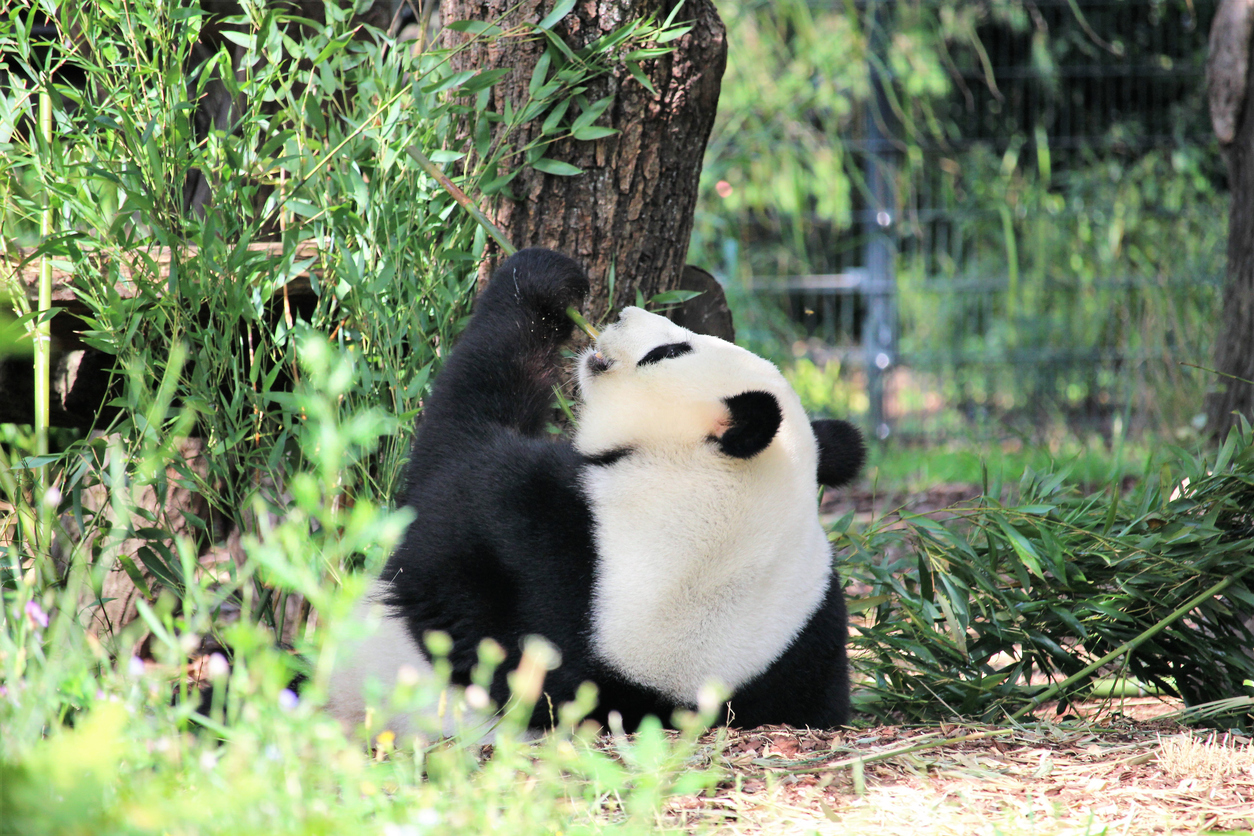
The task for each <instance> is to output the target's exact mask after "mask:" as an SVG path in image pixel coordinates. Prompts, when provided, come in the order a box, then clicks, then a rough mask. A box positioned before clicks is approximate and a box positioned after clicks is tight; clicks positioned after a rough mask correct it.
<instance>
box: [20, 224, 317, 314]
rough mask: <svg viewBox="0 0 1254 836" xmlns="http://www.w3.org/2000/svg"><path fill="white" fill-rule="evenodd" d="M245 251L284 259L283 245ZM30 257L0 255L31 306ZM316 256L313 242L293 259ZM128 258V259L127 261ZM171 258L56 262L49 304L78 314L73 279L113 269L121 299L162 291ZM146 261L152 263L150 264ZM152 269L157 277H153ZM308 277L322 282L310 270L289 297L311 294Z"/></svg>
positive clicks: (140, 255)
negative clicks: (148, 287)
mask: <svg viewBox="0 0 1254 836" xmlns="http://www.w3.org/2000/svg"><path fill="white" fill-rule="evenodd" d="M248 250H249V251H250V252H257V253H266V254H268V255H270V256H271V257H272V258H273V260H274V261H275V262H277V261H279V260H280V259H281V258H282V257H283V242H281V241H264V242H259V243H255V244H249V245H248ZM197 251H198V248H197V247H192V246H188V247H185V248H182V249H181V250H180V258H179V261H180V262H185V261H188V260H190V259H191V258H194V257H195V256H196V255H197ZM30 253H31V250H22V249H18V250H17V251H16V252H13V251H10V252H9V253H5V254H3V255H0V276H3V277H5V278H9V277H12V278H15V279H16V280H17V283H18V285H19V286H21V287H22V288H23V289H24V290H25V292H26V298H27V299H30V300H31V301H32V302H34V300H36V299H37V298H38V297H39V269H40V259H39V258H33V257H31V255H30ZM319 254H320V251H319V249H318V247H317V246H316V245H315V244H314V243H313V242H312V241H302V242H300V243H299V244H297V245H296V251H295V253H294V255H293V258H294V259H295V260H297V261H303V260H305V259H309V258H313V259H317V258H318V255H319ZM128 255H130V257H129V258H128V257H127V256H128ZM144 255H147V257H148V258H147V259H145V258H144ZM173 257H174V253H173V251H172V250H171V248H170V247H153V248H151V249H148V250H137V251H135V252H134V253H130V254H127V253H117V254H115V255H113V256H112V257H111V258H110V257H106V256H100V255H97V256H91V257H89V258H88V260H87V263H86V264H79V265H67V264H66V262H65V260H64V259H55V260H53V262H52V304H53V306H54V307H59V308H66V309H67V310H70V311H71V312H73V311H80V312H81V308H82V303H81V302H80V301H79V299H78V296H77V294H76V293H75V292H74V279H75V276H76V275H79V274H82V273H84V272H88V271H90V272H93V273H95V274H96V275H100V274H104V273H106V272H109V271H111V270H112V269H113V268H115V267H116V269H117V273H118V275H119V281H118V282H116V283H115V284H114V288H115V289H116V290H117V292H118V295H119V296H121V297H122V298H123V299H130V298H132V297H134V296H135V294H136V286H137V284H138V282H140V281H148V282H151V283H153V284H158V281H159V283H160V286H161V287H164V285H165V277H166V276H167V275H168V274H169V270H170V263H171V262H172V261H173ZM148 259H151V262H149V261H148ZM154 268H155V271H156V275H154ZM311 274H312V275H314V276H317V277H319V278H321V276H322V269H321V268H320V267H317V266H312V267H311V268H310V269H309V271H308V272H307V273H306V274H305V275H304V276H302V277H301V280H298V281H293V282H291V283H289V285H288V292H289V294H290V293H296V294H298V295H303V294H306V293H312V292H313V291H312V287H311V286H310V284H309V276H310V275H311Z"/></svg>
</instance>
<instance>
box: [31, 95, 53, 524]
mask: <svg viewBox="0 0 1254 836" xmlns="http://www.w3.org/2000/svg"><path fill="white" fill-rule="evenodd" d="M39 132H40V134H41V135H42V136H43V140H44V148H45V153H50V152H51V148H52V96H51V95H50V94H49V92H48V90H47V89H46V87H45V89H44V91H43V92H42V93H40V94H39ZM46 170H47V169H46V168H45V172H46ZM52 220H53V218H52V196H51V193H50V190H49V189H48V188H47V185H46V184H45V188H44V194H43V213H42V216H41V217H40V221H39V234H40V236H41V238H42V240H43V241H44V242H45V243H46V242H47V241H48V239H49V238H51V237H52V226H53V224H52ZM51 307H52V259H51V258H50V257H49V256H48V255H47V254H46V253H45V254H44V255H43V257H42V258H41V260H40V267H39V299H38V301H37V302H36V319H35V326H34V327H35V332H34V334H33V335H32V336H33V341H32V342H33V343H34V360H35V454H36V455H39V456H45V455H47V454H48V419H49V409H50V400H49V392H50V391H51V369H52V367H51V358H52V326H51V323H50V322H49V321H48V320H47V318H46V317H45V315H44V312H45V311H47V310H48V309H49V308H51ZM38 473H39V474H40V475H39V477H38V481H39V485H40V487H41V488H44V487H46V485H44V484H43V483H44V474H43V469H42V468H40V469H39V471H38ZM42 496H43V491H42V490H41V491H39V497H37V499H36V501H38V499H40V498H42Z"/></svg>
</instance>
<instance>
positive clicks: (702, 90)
mask: <svg viewBox="0 0 1254 836" xmlns="http://www.w3.org/2000/svg"><path fill="white" fill-rule="evenodd" d="M553 5H554V4H553V3H552V2H547V1H546V0H523V2H522V3H521V4H518V3H516V0H443V2H442V5H441V13H442V15H443V19H444V21H445V22H449V21H455V20H492V21H497V20H498V19H500V18H501V16H502V15H503V14H504V12H505V11H506V10H507V9H509V8H511V7H514V6H517V8H516V9H515V11H513V12H512V13H511V14H509V15H508V16H506V17H505V19H504V21H503V23H502V26H503V28H505V29H506V30H508V29H509V27H510V24H517V23H520V22H523V21H531V22H535V21H539V20H541V19H542V18H543V17H544V15H545V14H547V13H548V11H549V10H550V9H551V8H552V7H553ZM673 5H674V0H584V1H583V2H580V3H578V4H577V5H576V7H575V9H574V11H572V12H571V14H569V15H567V17H566V18H565V20H563V21H562V22H561V23H559V24H558V25H557V27H555V30H554V31H555V32H557V33H558V34H559V35H560V36H561V37H563V38H564V39H565V40H566V42H567V44H569V45H570V46H571V47H572V48H574V49H578V48H580V47H582V46H584V45H585V44H588V43H590V42H591V41H593V40H595V39H596V38H599V37H601V36H602V35H604V34H606V33H608V32H611V31H613V30H614V29H616V28H618V27H619V26H621V25H622V24H624V23H626V22H628V21H630V20H633V19H635V18H638V17H641V16H643V15H646V14H648V13H649V12H656V13H657V14H658V16H659V17H660V18H663V19H664V18H665V16H666V15H667V13H668V12H669V11H670V9H671V8H672V7H673ZM682 20H690V21H692V22H693V24H694V26H693V28H692V30H691V31H690V32H688V33H687V34H686V35H684V36H683V37H682V38H680V39H678V40H676V41H673V42H672V43H671V46H673V47H674V51H673V52H672V53H670V54H668V55H665V56H662V57H660V58H656V59H652V60H647V61H643V62H641V69H642V70H644V72H645V74H646V75H647V76H648V78H649V80H650V81H651V82H652V83H653V86H654V88H655V89H656V90H657V94H656V95H654V94H653V93H650V92H649V91H648V90H647V89H645V87H644V86H643V85H642V84H640V83H639V82H638V81H636V80H635V79H634V78H632V76H631V75H630V74H629V73H628V71H627V70H626V69H625V68H620V69H619V70H618V71H617V72H616V73H614V74H613V75H610V76H604V77H601V78H599V79H597V80H595V81H594V82H592V84H591V86H590V89H589V90H588V91H587V93H586V94H585V95H586V96H587V98H588V100H589V101H596V100H598V99H600V98H602V97H604V96H608V95H613V96H614V103H613V105H611V107H610V108H609V109H608V110H607V111H606V112H605V113H604V114H603V115H602V116H601V118H600V119H598V120H597V124H598V125H604V126H608V127H612V128H616V129H618V131H619V133H617V134H614V135H612V136H609V137H606V138H604V139H598V140H594V141H577V140H574V139H567V140H562V141H560V142H557V143H554V144H553V145H551V146H549V149H548V151H546V153H545V156H546V157H550V158H553V159H557V160H561V161H563V162H568V163H570V164H572V165H575V166H578V167H579V168H581V169H583V173H582V174H580V175H576V176H573V177H560V176H553V175H549V174H544V173H542V172H540V171H536V170H534V169H527V170H525V171H523V172H521V173H520V174H519V175H518V176H517V177H516V178H515V180H514V181H513V183H512V184H511V189H512V191H513V193H514V195H516V196H517V197H518V199H517V200H512V199H509V198H500V199H498V200H496V201H494V203H493V204H491V205H489V206H487V207H485V208H486V209H487V212H488V215H489V216H490V217H493V219H494V220H495V221H496V222H497V224H498V225H500V227H501V228H502V229H503V230H504V231H505V233H506V235H507V236H508V237H509V239H510V241H511V242H513V243H514V244H515V245H516V246H518V247H527V246H545V247H551V248H553V249H556V250H560V251H562V252H565V253H566V254H568V255H570V256H571V257H573V258H575V259H577V260H579V261H580V262H581V263H582V264H583V265H584V267H585V268H587V270H588V274H589V275H590V276H591V278H592V283H593V287H592V293H591V296H590V298H589V300H588V304H587V306H586V307H587V312H588V314H589V316H590V318H591V319H593V321H596V320H598V319H600V318H601V317H603V316H604V315H605V314H606V313H607V312H608V311H609V310H611V309H614V308H620V307H623V306H624V305H629V304H632V303H633V302H634V300H635V298H636V292H637V290H638V291H639V292H640V293H641V294H643V296H644V298H645V299H648V298H649V297H650V296H652V295H653V294H655V293H658V292H661V291H664V290H671V289H674V288H677V287H678V286H679V283H680V280H681V276H682V273H683V268H684V258H685V256H686V255H687V252H688V237H689V235H690V233H691V232H692V222H693V211H694V209H695V207H696V202H697V183H698V180H699V178H700V175H701V162H702V157H703V155H704V153H705V143H706V140H707V139H708V138H709V135H710V129H711V127H712V126H713V124H714V114H715V109H716V107H717V105H718V93H719V85H720V82H721V80H722V76H723V69H724V67H725V65H726V62H727V41H726V32H725V30H724V28H723V23H722V21H721V20H720V19H719V17H718V12H717V11H716V10H715V9H714V6H713V4H712V3H711V2H710V0H688V2H686V3H685V4H684V7H683V8H682V10H681V11H680V13H679V15H678V16H677V21H682ZM466 37H467V36H466V35H463V34H462V33H459V32H454V31H451V30H446V31H445V34H444V38H445V46H449V47H451V46H455V45H456V44H459V43H461V42H462V41H463V40H465V39H466ZM543 52H544V43H543V41H541V40H538V39H537V40H528V39H522V38H501V39H498V40H496V41H495V42H492V43H490V44H488V45H477V46H475V47H472V48H471V49H468V50H466V51H465V52H463V53H461V54H460V55H458V56H457V57H456V58H455V59H454V69H456V70H464V69H493V68H498V67H508V68H512V69H513V72H512V73H510V74H509V75H508V76H506V77H505V78H503V79H502V80H501V81H500V82H498V83H497V85H496V86H495V87H494V89H493V92H492V99H491V101H490V104H489V109H490V110H494V111H497V112H500V111H501V109H502V108H503V107H504V100H505V99H508V100H509V101H510V103H511V105H512V106H513V107H514V108H515V109H517V108H519V107H521V106H522V103H523V102H525V100H526V98H527V86H528V81H529V80H530V78H531V73H532V69H533V68H534V67H535V65H536V62H537V61H538V60H539V58H540V56H541V55H542V54H543ZM538 134H539V126H538V125H536V124H532V125H527V126H524V128H523V129H522V131H521V132H520V135H519V136H517V137H516V138H515V140H514V142H513V146H514V147H521V146H523V145H525V144H526V143H527V142H528V141H530V140H531V139H534V138H535V137H536V136H537V135H538ZM501 173H504V172H503V171H502V172H501ZM497 257H499V253H494V254H493V257H492V258H490V259H489V261H488V263H486V264H485V265H483V270H482V272H481V277H483V278H484V279H486V277H487V276H488V275H490V273H491V270H492V268H493V267H494V266H495V263H494V262H495V261H496V260H497ZM611 266H613V269H614V275H615V284H614V298H613V299H612V300H611V299H610V298H609V287H608V278H609V275H610V269H611Z"/></svg>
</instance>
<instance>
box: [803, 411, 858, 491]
mask: <svg viewBox="0 0 1254 836" xmlns="http://www.w3.org/2000/svg"><path fill="white" fill-rule="evenodd" d="M810 427H811V428H812V429H813V430H814V438H815V440H816V441H818V443H819V472H818V479H819V484H820V485H827V486H828V487H831V488H839V487H840V486H841V485H847V484H848V483H850V482H852V481H853V480H854V479H855V478H857V476H858V474H859V473H861V472H862V465H863V463H864V462H865V461H866V446H865V445H864V444H863V443H862V433H860V432H858V429H857V427H855V426H854V425H853V424H850V423H849V422H848V421H831V420H824V421H811V422H810Z"/></svg>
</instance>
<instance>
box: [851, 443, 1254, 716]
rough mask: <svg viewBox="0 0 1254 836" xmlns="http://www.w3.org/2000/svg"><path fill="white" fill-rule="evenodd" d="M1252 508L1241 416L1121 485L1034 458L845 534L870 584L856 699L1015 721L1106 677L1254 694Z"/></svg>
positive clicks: (891, 708)
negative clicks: (942, 501) (1020, 469)
mask: <svg viewBox="0 0 1254 836" xmlns="http://www.w3.org/2000/svg"><path fill="white" fill-rule="evenodd" d="M1007 496H1010V497H1013V501H1006V500H1005V497H1007ZM1251 508H1254V432H1251V429H1250V427H1249V425H1248V424H1247V425H1244V426H1243V427H1241V428H1239V429H1237V430H1234V431H1233V433H1232V434H1231V435H1230V436H1229V437H1228V439H1227V440H1226V442H1225V443H1224V444H1223V446H1222V447H1221V448H1220V449H1219V450H1218V451H1217V452H1216V453H1214V454H1212V455H1209V456H1205V457H1202V458H1200V459H1199V458H1194V457H1191V456H1189V455H1187V454H1185V453H1183V452H1181V451H1177V454H1176V455H1175V456H1174V457H1173V458H1172V459H1171V460H1170V461H1168V462H1166V463H1164V464H1163V465H1162V467H1161V470H1150V471H1149V472H1147V473H1146V474H1145V477H1144V479H1143V481H1142V483H1141V484H1140V485H1139V486H1138V487H1136V488H1135V489H1132V490H1130V491H1128V492H1127V493H1126V494H1124V493H1122V492H1121V490H1120V488H1119V487H1118V486H1117V485H1116V486H1112V487H1111V488H1109V489H1106V490H1099V491H1097V492H1094V493H1084V492H1081V491H1079V490H1077V489H1076V488H1075V487H1073V486H1072V485H1071V483H1070V481H1069V480H1068V478H1067V473H1066V471H1065V470H1063V471H1061V472H1055V473H1037V472H1033V471H1030V470H1029V471H1028V472H1027V473H1026V474H1025V475H1024V477H1023V479H1022V481H1021V482H1020V483H1019V484H1018V485H1017V486H1009V487H1007V486H1002V485H996V484H992V485H986V486H985V492H984V496H982V497H980V498H979V499H977V500H974V501H973V502H971V503H970V504H968V505H962V506H958V507H957V508H955V509H953V510H952V512H949V513H947V514H945V515H943V516H942V517H941V518H936V515H929V516H908V517H906V518H905V519H904V520H901V521H896V520H893V519H891V518H890V519H888V520H886V521H885V522H882V523H879V524H877V525H876V526H874V527H872V528H871V529H870V530H868V531H865V532H855V531H852V530H851V531H849V532H848V537H849V540H850V542H851V543H852V546H853V550H852V553H851V555H850V556H849V557H848V558H847V562H846V564H845V567H844V572H845V573H846V574H848V575H850V576H851V577H854V578H857V579H859V580H861V581H863V582H865V583H867V584H868V585H869V587H870V590H871V591H870V592H869V594H868V596H867V597H866V598H865V599H863V600H862V601H861V602H860V603H855V609H859V610H860V616H859V618H860V619H862V622H861V623H860V624H859V625H858V627H857V629H856V630H855V638H854V646H855V647H856V648H857V650H858V656H859V659H860V660H861V661H860V665H861V666H862V668H863V670H864V672H865V673H866V675H867V677H868V678H867V680H866V682H865V685H864V689H863V690H862V692H861V695H860V698H861V700H862V701H863V702H862V704H863V706H864V707H865V708H866V709H867V710H868V711H871V712H873V713H874V714H875V715H876V716H881V717H885V716H893V715H897V716H900V715H904V716H906V717H910V718H913V719H924V718H941V717H946V716H968V717H970V716H977V717H984V718H988V719H994V720H996V719H1000V718H1004V717H1007V716H1010V717H1015V718H1018V717H1023V716H1025V715H1026V714H1027V713H1028V712H1030V711H1031V710H1033V709H1034V708H1035V707H1036V706H1038V705H1039V704H1041V703H1043V702H1045V701H1047V700H1059V699H1060V700H1062V701H1063V704H1064V705H1065V703H1066V702H1067V701H1069V700H1075V699H1078V698H1082V697H1086V696H1087V695H1088V694H1089V692H1090V690H1091V688H1092V686H1093V684H1094V682H1095V681H1096V680H1097V679H1098V678H1099V677H1110V676H1117V677H1132V678H1135V679H1136V680H1139V681H1140V682H1142V683H1146V684H1147V685H1149V686H1152V687H1155V688H1157V689H1158V690H1159V691H1161V692H1162V693H1165V694H1176V695H1179V696H1182V697H1183V698H1184V699H1185V702H1186V704H1188V705H1191V706H1199V705H1203V704H1206V703H1210V702H1213V701H1216V700H1232V699H1234V698H1239V697H1246V698H1248V697H1251V696H1254V688H1252V686H1251V684H1250V683H1251V682H1252V681H1254V657H1252V656H1251V655H1250V654H1249V648H1250V647H1251V646H1254V634H1252V633H1251V628H1250V623H1251V617H1252V616H1254V580H1251V575H1250V574H1249V572H1250V568H1251V564H1252V563H1254V516H1252V515H1251V513H1250V509H1251ZM845 525H846V526H847V525H848V523H847V522H846V523H845ZM1230 706H1231V704H1230ZM1249 709H1250V703H1249V701H1248V700H1246V701H1245V702H1240V701H1238V703H1237V704H1236V708H1235V709H1232V710H1233V711H1235V713H1236V715H1237V716H1238V718H1239V716H1240V715H1241V714H1242V712H1245V713H1247V714H1248V712H1249ZM1226 721H1227V722H1231V721H1232V717H1231V716H1229V717H1228V718H1227V719H1226ZM1239 722H1242V723H1244V722H1248V718H1247V720H1245V721H1239Z"/></svg>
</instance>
